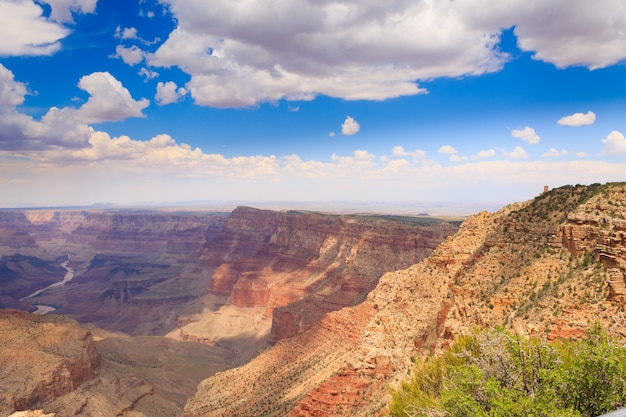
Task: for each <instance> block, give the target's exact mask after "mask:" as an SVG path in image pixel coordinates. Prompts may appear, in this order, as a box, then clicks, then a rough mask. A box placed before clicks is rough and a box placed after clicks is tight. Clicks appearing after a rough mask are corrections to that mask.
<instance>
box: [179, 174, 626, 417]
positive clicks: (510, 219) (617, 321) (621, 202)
mask: <svg viewBox="0 0 626 417" xmlns="http://www.w3.org/2000/svg"><path fill="white" fill-rule="evenodd" d="M609 202H610V203H609ZM596 211H597V212H598V213H596ZM590 216H591V217H593V219H591V218H590ZM594 216H595V217H594ZM625 218H626V185H625V184H608V185H605V186H600V185H597V184H596V185H592V186H588V187H584V186H576V187H571V186H568V187H561V188H558V189H555V190H552V191H550V192H548V193H545V194H542V195H540V196H538V197H537V198H535V199H534V200H532V201H529V202H526V203H518V204H513V205H510V206H508V207H505V208H504V209H502V210H501V211H499V212H497V213H487V212H483V213H478V214H476V215H474V216H472V217H470V218H468V219H467V220H466V221H465V222H464V223H463V224H462V225H461V228H460V229H459V231H458V232H457V233H456V234H455V235H454V236H452V237H450V238H449V239H447V240H446V241H445V242H444V243H443V244H441V245H440V246H439V247H438V248H437V249H436V250H435V251H434V252H433V253H432V254H431V255H430V256H429V257H428V258H426V259H425V260H424V261H422V262H420V263H418V264H415V265H413V266H411V267H409V268H408V269H405V270H399V271H395V272H389V273H386V274H384V275H383V277H382V278H381V279H380V281H379V283H378V285H377V286H376V288H375V289H374V290H373V291H372V292H371V293H370V294H369V295H368V296H367V299H366V300H365V301H364V302H362V303H360V304H359V305H357V306H354V307H346V308H343V309H341V310H339V311H335V312H333V313H330V314H327V315H326V316H325V317H324V318H323V319H322V320H321V321H320V322H319V323H317V324H316V325H314V326H313V327H311V329H310V330H308V331H306V332H304V333H301V334H298V335H296V336H294V337H291V338H288V339H283V340H281V341H279V342H278V343H277V344H276V345H275V346H274V347H273V348H271V349H269V350H267V351H265V352H263V353H262V354H261V355H259V356H258V357H257V358H255V359H253V360H252V361H250V362H249V363H247V364H246V365H244V366H242V367H239V368H236V369H231V370H229V371H226V372H224V373H219V374H216V375H215V376H214V377H211V378H209V379H207V380H205V381H204V382H203V383H202V384H201V385H200V386H199V389H198V392H197V393H196V396H195V397H194V398H192V399H190V400H189V402H188V403H187V405H186V407H185V412H184V414H183V415H184V416H188V417H190V416H248V415H256V416H282V415H291V416H293V417H296V416H297V417H305V416H316V417H322V416H335V415H351V416H375V415H383V412H384V407H385V404H386V402H387V400H388V391H387V387H388V386H390V385H391V386H393V385H394V384H397V383H398V381H400V380H401V379H403V378H406V377H407V375H408V374H409V372H410V369H411V367H412V358H415V357H418V356H421V355H425V354H428V353H429V352H436V351H438V350H440V349H443V348H445V347H446V346H447V345H448V344H450V343H451V342H452V341H453V338H454V336H455V335H458V334H463V333H466V332H470V331H471V329H472V328H473V327H475V326H480V327H486V326H497V325H502V326H507V327H509V328H511V329H512V330H514V331H516V332H518V333H521V334H536V335H544V337H546V338H548V339H553V338H556V337H580V336H581V335H582V334H584V331H585V330H586V329H587V328H588V327H589V326H590V325H591V324H592V323H594V322H600V323H601V324H602V325H604V326H605V327H606V328H607V329H608V330H609V332H610V333H611V334H612V335H613V336H614V337H617V338H621V339H622V340H624V339H626V323H624V313H623V311H624V306H623V304H622V303H623V301H622V299H621V298H620V293H619V285H623V269H622V265H623V263H624V261H625V255H626V254H625V252H624V251H623V246H622V242H623V240H622V239H623V224H624V223H623V222H624V219H625ZM620 274H621V275H620ZM279 358H284V360H280V359H279Z"/></svg>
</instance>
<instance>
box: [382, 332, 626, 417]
mask: <svg viewBox="0 0 626 417" xmlns="http://www.w3.org/2000/svg"><path fill="white" fill-rule="evenodd" d="M392 398H393V400H392V402H391V404H390V407H389V409H390V415H391V416H394V417H407V416H409V417H418V416H422V417H431V416H442V417H443V416H448V417H455V416H458V417H465V416H485V417H486V416H494V417H496V416H502V417H504V416H506V417H512V416H520V417H522V416H545V417H552V416H555V417H556V416H561V417H565V416H568V417H575V416H581V417H592V416H597V415H599V414H602V413H605V412H608V411H611V410H614V409H616V408H619V407H621V406H623V405H625V404H626V348H624V347H622V346H620V345H618V344H617V343H614V342H613V341H612V340H611V338H610V337H609V336H608V335H607V333H606V332H605V331H604V330H603V329H602V328H601V327H600V326H599V325H596V326H594V327H592V328H591V329H590V330H589V331H588V332H587V334H586V338H585V339H584V340H582V341H570V340H561V341H558V342H555V343H548V342H546V341H545V340H544V339H540V338H537V337H534V338H530V339H525V338H522V337H520V336H518V335H513V334H511V333H509V332H506V331H504V330H502V329H496V330H489V331H482V332H476V333H475V334H473V335H471V336H465V337H460V338H459V339H458V340H457V341H456V343H455V344H454V345H453V347H452V348H451V349H450V350H448V351H447V352H446V353H445V354H443V355H441V356H438V357H429V358H428V359H427V360H425V361H423V362H420V363H417V364H416V368H415V372H414V376H413V377H412V379H411V380H409V381H407V382H404V383H402V385H401V386H400V388H398V389H397V390H395V391H393V392H392Z"/></svg>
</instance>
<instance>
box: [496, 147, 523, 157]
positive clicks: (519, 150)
mask: <svg viewBox="0 0 626 417" xmlns="http://www.w3.org/2000/svg"><path fill="white" fill-rule="evenodd" d="M502 154H503V155H504V156H505V157H506V158H509V159H527V158H528V157H529V156H528V153H526V151H525V150H524V148H522V147H521V146H516V147H515V149H513V150H512V151H510V152H509V151H506V150H504V149H503V150H502Z"/></svg>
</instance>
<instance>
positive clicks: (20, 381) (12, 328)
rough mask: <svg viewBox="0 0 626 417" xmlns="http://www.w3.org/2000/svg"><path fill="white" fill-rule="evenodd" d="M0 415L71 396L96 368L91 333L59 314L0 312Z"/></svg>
mask: <svg viewBox="0 0 626 417" xmlns="http://www.w3.org/2000/svg"><path fill="white" fill-rule="evenodd" d="M0 338H1V339H2V341H3V342H2V344H1V347H0V380H1V381H2V384H1V387H0V413H2V414H3V415H8V414H10V413H12V412H14V411H18V410H27V409H30V408H32V407H33V406H34V405H36V404H38V403H41V402H44V401H46V400H50V399H53V398H56V397H60V396H62V395H65V394H68V393H71V392H72V391H74V390H75V389H77V388H78V387H79V386H80V385H81V384H84V383H86V382H88V381H90V380H92V379H93V378H94V377H95V372H96V370H97V368H98V366H99V364H100V357H99V355H98V353H97V352H96V348H95V345H94V342H93V340H92V338H91V334H90V333H89V332H87V331H86V330H84V329H81V328H80V327H78V325H77V324H76V322H73V321H71V320H69V319H66V318H64V317H61V316H35V315H31V314H28V313H23V312H19V311H15V310H0Z"/></svg>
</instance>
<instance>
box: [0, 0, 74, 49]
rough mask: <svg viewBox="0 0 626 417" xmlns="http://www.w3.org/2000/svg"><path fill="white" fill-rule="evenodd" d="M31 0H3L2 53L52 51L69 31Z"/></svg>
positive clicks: (0, 9) (0, 3)
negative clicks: (46, 16)
mask: <svg viewBox="0 0 626 417" xmlns="http://www.w3.org/2000/svg"><path fill="white" fill-rule="evenodd" d="M42 13H43V10H42V9H41V6H39V5H37V4H35V3H33V2H31V1H13V0H0V55H52V54H53V53H55V52H57V51H58V50H59V49H60V47H61V45H60V43H59V41H60V40H61V39H62V38H64V37H66V36H67V35H69V33H70V31H69V29H67V28H66V27H65V26H63V25H61V24H58V23H56V22H51V21H48V20H47V19H45V18H44V17H42Z"/></svg>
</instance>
